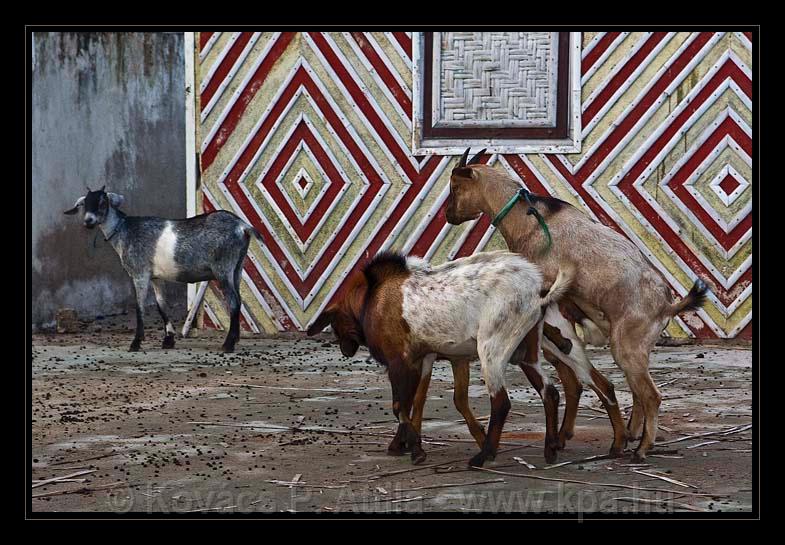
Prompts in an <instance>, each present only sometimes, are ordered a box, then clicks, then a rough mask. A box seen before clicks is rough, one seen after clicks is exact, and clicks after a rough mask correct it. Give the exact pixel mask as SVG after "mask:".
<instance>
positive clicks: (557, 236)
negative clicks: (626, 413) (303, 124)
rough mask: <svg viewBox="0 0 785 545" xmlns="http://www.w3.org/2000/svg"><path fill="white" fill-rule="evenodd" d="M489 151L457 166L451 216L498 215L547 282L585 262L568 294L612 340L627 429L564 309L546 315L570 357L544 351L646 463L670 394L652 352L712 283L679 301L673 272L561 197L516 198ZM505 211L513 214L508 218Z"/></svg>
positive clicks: (621, 444) (617, 439)
mask: <svg viewBox="0 0 785 545" xmlns="http://www.w3.org/2000/svg"><path fill="white" fill-rule="evenodd" d="M484 152H485V150H482V151H481V152H480V153H478V154H477V155H475V156H474V157H473V158H472V159H471V161H469V162H468V163H467V161H466V158H467V157H468V153H469V150H466V152H465V153H464V154H463V157H462V158H461V160H460V162H459V164H458V166H457V167H456V168H454V169H453V171H452V174H451V177H450V194H449V196H448V199H447V209H446V217H447V221H448V222H449V223H451V224H453V225H458V224H460V223H463V222H465V221H470V220H474V219H476V218H478V217H480V215H482V214H488V215H489V216H490V217H492V218H495V219H494V224H495V225H497V228H498V229H499V230H500V231H501V234H502V236H503V237H504V240H505V241H506V243H507V246H508V248H509V249H510V250H511V251H513V252H516V253H519V254H521V255H522V256H524V257H526V258H527V259H529V260H530V261H532V262H534V263H536V264H537V265H538V266H539V267H540V269H541V270H542V273H543V275H544V278H545V280H546V281H548V280H550V279H553V278H554V277H555V276H556V274H557V272H558V271H559V270H561V269H562V268H563V267H565V266H572V267H576V268H577V270H578V272H577V275H576V276H575V281H574V282H573V284H572V285H571V288H570V291H569V294H568V296H567V299H569V300H571V301H572V302H573V303H574V304H575V306H576V307H577V308H578V309H580V311H581V312H582V313H583V314H585V315H586V316H588V319H589V320H590V321H591V322H593V323H594V324H596V325H597V326H598V327H599V328H600V329H601V331H602V333H603V334H604V335H605V336H607V337H608V338H609V340H610V345H611V353H612V354H613V358H614V360H615V362H616V364H617V365H618V366H619V367H620V368H621V369H622V370H623V371H624V373H625V376H626V378H627V382H628V383H629V385H630V389H631V390H632V394H633V410H632V414H631V416H630V420H629V424H628V426H627V428H626V429H625V427H624V422H623V420H622V417H621V412H620V411H619V406H618V403H617V402H616V397H615V394H614V391H613V385H612V384H611V383H610V382H609V381H608V380H607V379H606V378H605V377H604V376H603V375H602V374H601V373H599V371H597V370H596V369H594V367H593V366H592V365H591V362H590V361H589V359H588V358H587V357H586V354H585V353H584V351H583V345H582V343H581V342H580V339H579V338H578V337H577V335H576V334H575V329H574V325H573V324H571V323H570V322H569V321H567V320H564V319H561V318H560V314H559V313H558V312H550V313H546V317H545V322H546V323H548V324H550V325H551V326H554V327H556V328H557V329H559V331H560V332H561V333H562V334H564V335H566V336H567V337H568V338H570V340H571V341H572V342H573V351H572V353H571V354H564V353H563V352H561V351H559V350H558V349H556V347H555V346H554V345H553V343H551V342H550V341H549V340H548V339H547V338H546V339H544V340H543V347H544V348H546V349H547V350H548V351H549V352H551V354H552V355H553V356H555V358H557V359H558V360H559V361H560V362H561V364H563V365H566V366H567V367H568V368H569V371H567V370H566V369H564V368H562V369H561V370H560V371H559V374H560V376H561V375H562V374H563V373H564V374H573V375H574V376H573V377H572V378H573V379H574V380H577V378H580V381H582V382H585V383H587V384H589V385H591V386H592V388H593V389H594V390H595V391H596V392H597V394H598V396H599V397H600V399H601V401H602V402H603V405H604V406H605V409H606V411H607V412H608V416H609V417H610V420H611V423H612V425H613V430H614V440H613V444H612V445H611V451H610V452H611V455H621V453H622V451H623V449H624V448H625V447H626V445H627V441H628V440H629V439H637V438H638V437H640V444H639V445H638V447H637V449H636V450H635V452H634V453H633V460H635V461H642V460H644V459H645V457H646V453H647V452H648V451H649V449H651V447H652V446H653V444H654V440H655V437H656V433H657V420H658V416H659V407H660V402H661V399H662V397H661V395H660V393H659V391H658V390H657V386H656V385H655V384H654V381H653V380H652V378H651V375H650V374H649V369H648V367H649V353H650V352H651V349H652V348H653V346H654V343H655V342H656V340H657V339H658V337H659V335H660V333H661V332H662V330H663V329H664V328H665V326H666V325H667V324H668V321H669V320H670V319H671V318H673V317H674V316H675V315H677V314H679V313H680V312H683V311H686V310H695V309H697V308H699V307H700V306H701V305H702V304H703V302H704V301H705V297H706V291H707V287H706V284H705V283H704V282H703V281H702V280H700V279H697V280H696V281H695V284H694V285H693V287H692V289H691V290H690V291H689V293H688V294H687V295H686V296H685V297H684V298H683V299H681V300H680V301H677V302H674V301H673V295H672V294H671V290H670V287H669V286H668V283H667V281H666V280H665V278H664V277H663V276H662V274H661V273H660V272H659V271H657V269H655V268H654V267H653V266H652V265H651V263H650V262H649V261H648V260H647V259H646V257H645V256H644V255H643V254H642V253H641V252H640V250H639V249H638V248H637V247H636V246H635V245H634V244H633V243H632V242H631V241H629V240H628V239H627V238H625V237H624V236H622V235H621V234H619V233H617V232H616V231H614V230H613V229H611V228H610V227H607V226H605V225H602V224H601V223H599V222H597V221H594V220H593V219H591V218H590V217H588V216H587V215H586V214H584V213H583V212H581V211H580V210H578V209H577V208H575V207H574V206H572V205H570V204H569V203H566V202H564V201H562V200H559V199H556V198H553V197H548V196H540V195H533V194H530V193H529V194H523V195H524V196H526V197H527V200H528V201H529V204H528V205H524V204H523V203H521V202H520V200H517V202H516V201H514V200H513V197H516V195H518V196H520V195H521V192H520V190H521V186H520V185H519V184H518V182H516V181H515V180H514V179H512V178H511V177H510V176H508V175H507V174H505V173H503V172H500V171H498V170H496V169H494V168H492V167H489V166H487V165H485V164H481V163H479V160H480V157H481V156H482V154H483V153H484ZM503 210H504V211H505V213H506V212H509V213H506V215H504V214H500V212H501V211H503ZM535 212H536V213H535ZM537 216H540V218H542V219H543V221H545V224H546V225H547V226H548V228H549V231H550V234H549V237H551V238H550V240H552V242H553V245H552V247H551V248H550V251H547V252H543V249H544V248H545V247H546V246H545V245H546V244H547V242H546V240H545V237H544V232H545V229H542V231H543V233H541V232H540V231H541V225H539V224H538V223H539V222H538V220H537V219H536V218H537ZM578 265H580V267H577V266H578ZM549 310H550V309H549ZM561 364H560V367H561ZM566 388H567V386H566V385H565V389H566ZM577 395H578V396H580V391H578V393H577ZM566 397H567V400H566V401H567V403H568V405H567V407H566V408H565V420H566V418H567V415H568V413H569V412H570V411H576V410H577V397H575V396H574V395H573V396H569V395H568V396H566Z"/></svg>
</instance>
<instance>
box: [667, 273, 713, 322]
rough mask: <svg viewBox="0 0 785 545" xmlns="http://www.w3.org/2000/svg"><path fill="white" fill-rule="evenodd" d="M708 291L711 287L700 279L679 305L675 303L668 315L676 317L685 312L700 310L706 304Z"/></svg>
mask: <svg viewBox="0 0 785 545" xmlns="http://www.w3.org/2000/svg"><path fill="white" fill-rule="evenodd" d="M708 291H709V287H708V286H707V285H706V282H704V281H703V280H701V279H700V278H698V279H697V280H696V281H695V284H693V285H692V288H691V289H690V292H689V293H688V294H687V295H686V297H684V298H683V299H682V300H681V301H679V302H677V303H673V304H672V305H671V306H670V307H669V308H668V314H669V315H670V316H676V315H677V314H679V313H681V312H684V311H685V310H698V309H699V308H700V307H702V306H703V304H704V303H705V302H706V292H708Z"/></svg>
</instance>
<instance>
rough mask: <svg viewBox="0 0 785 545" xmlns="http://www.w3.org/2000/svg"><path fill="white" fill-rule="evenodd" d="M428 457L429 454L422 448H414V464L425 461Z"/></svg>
mask: <svg viewBox="0 0 785 545" xmlns="http://www.w3.org/2000/svg"><path fill="white" fill-rule="evenodd" d="M427 457H428V455H427V454H426V453H425V451H424V450H423V449H421V448H416V449H414V450H412V464H414V465H418V464H421V463H423V462H424V461H425V459H426V458H427Z"/></svg>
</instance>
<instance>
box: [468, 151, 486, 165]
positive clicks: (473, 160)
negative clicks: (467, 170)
mask: <svg viewBox="0 0 785 545" xmlns="http://www.w3.org/2000/svg"><path fill="white" fill-rule="evenodd" d="M487 149H488V148H483V149H481V150H480V151H479V153H477V155H475V156H474V157H472V158H471V160H470V161H469V162H468V163H467V164H469V165H473V164H475V163H479V162H480V157H482V155H483V153H485V150H487ZM467 151H468V150H467Z"/></svg>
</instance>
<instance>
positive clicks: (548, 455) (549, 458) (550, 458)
mask: <svg viewBox="0 0 785 545" xmlns="http://www.w3.org/2000/svg"><path fill="white" fill-rule="evenodd" d="M543 454H544V456H545V461H546V462H547V463H549V464H553V463H555V462H556V460H557V459H558V457H559V451H558V449H557V448H556V447H555V446H549V447H545V451H544V453H543Z"/></svg>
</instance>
